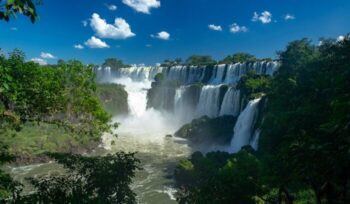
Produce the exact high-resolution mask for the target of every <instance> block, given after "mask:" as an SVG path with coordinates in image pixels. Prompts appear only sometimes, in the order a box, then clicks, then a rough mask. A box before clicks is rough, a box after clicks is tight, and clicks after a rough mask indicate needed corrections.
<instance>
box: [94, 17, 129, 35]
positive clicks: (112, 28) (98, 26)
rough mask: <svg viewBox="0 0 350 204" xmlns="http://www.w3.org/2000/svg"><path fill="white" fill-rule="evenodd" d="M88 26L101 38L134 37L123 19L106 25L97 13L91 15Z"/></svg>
mask: <svg viewBox="0 0 350 204" xmlns="http://www.w3.org/2000/svg"><path fill="white" fill-rule="evenodd" d="M90 26H91V28H92V29H93V30H94V31H95V32H96V35H97V36H99V37H101V38H111V39H126V38H130V37H133V36H135V34H134V33H133V32H132V31H131V28H130V25H129V24H128V23H127V22H126V21H125V20H124V19H123V18H116V19H115V20H114V24H113V25H112V24H108V23H107V22H106V20H105V19H102V18H100V15H98V14H97V13H94V14H92V17H91V19H90Z"/></svg>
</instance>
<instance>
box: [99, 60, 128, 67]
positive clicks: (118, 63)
mask: <svg viewBox="0 0 350 204" xmlns="http://www.w3.org/2000/svg"><path fill="white" fill-rule="evenodd" d="M102 67H110V68H111V69H112V70H116V69H120V68H127V67H130V65H128V64H124V63H123V61H122V60H120V59H117V58H107V59H106V60H105V61H104V63H103V64H102Z"/></svg>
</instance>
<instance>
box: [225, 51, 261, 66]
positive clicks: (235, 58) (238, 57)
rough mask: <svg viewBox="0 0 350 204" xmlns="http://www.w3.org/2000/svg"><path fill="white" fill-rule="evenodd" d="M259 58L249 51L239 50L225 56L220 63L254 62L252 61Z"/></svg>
mask: <svg viewBox="0 0 350 204" xmlns="http://www.w3.org/2000/svg"><path fill="white" fill-rule="evenodd" d="M256 60H257V59H256V58H255V57H254V56H253V55H251V54H248V53H244V52H238V53H236V54H233V55H229V56H227V57H225V58H224V59H223V60H221V61H220V63H223V64H232V63H233V64H234V63H243V62H252V61H256Z"/></svg>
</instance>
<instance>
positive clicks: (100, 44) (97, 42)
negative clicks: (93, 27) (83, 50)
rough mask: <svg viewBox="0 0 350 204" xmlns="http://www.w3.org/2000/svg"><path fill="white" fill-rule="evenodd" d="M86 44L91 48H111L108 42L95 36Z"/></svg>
mask: <svg viewBox="0 0 350 204" xmlns="http://www.w3.org/2000/svg"><path fill="white" fill-rule="evenodd" d="M84 44H85V45H86V46H88V47H90V48H109V45H107V43H106V42H104V41H102V40H101V39H99V38H96V37H95V36H92V37H91V38H90V39H88V40H87V41H86V42H85V43H84Z"/></svg>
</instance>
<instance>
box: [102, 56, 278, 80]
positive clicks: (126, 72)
mask: <svg viewBox="0 0 350 204" xmlns="http://www.w3.org/2000/svg"><path fill="white" fill-rule="evenodd" d="M226 66H227V68H226ZM278 67H279V63H278V62H276V61H272V62H264V61H261V62H254V63H236V64H230V65H216V66H215V67H214V69H213V73H212V75H211V78H210V79H209V81H206V82H205V83H209V84H212V85H217V84H235V83H236V82H237V81H238V80H239V78H240V77H241V76H242V75H244V74H246V73H247V72H248V71H249V70H254V71H255V72H256V73H258V74H266V75H273V73H274V72H275V71H276V70H277V69H278ZM209 69H212V67H210V66H208V67H206V66H202V67H198V66H183V65H179V66H173V67H169V68H167V67H158V66H157V67H144V66H141V67H136V66H134V67H129V68H123V69H118V70H111V69H110V68H109V67H105V68H99V69H98V76H97V78H99V79H100V80H101V81H103V82H106V81H109V80H110V79H113V78H115V77H118V78H122V77H129V78H131V79H133V80H136V81H143V80H152V79H153V78H154V76H155V75H156V74H157V73H163V74H164V76H165V78H166V79H168V80H175V81H179V82H181V83H182V84H184V85H188V84H191V83H194V82H198V81H202V82H203V80H204V76H205V73H206V70H209ZM207 80H208V79H207Z"/></svg>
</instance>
